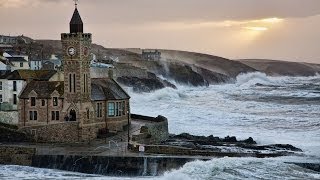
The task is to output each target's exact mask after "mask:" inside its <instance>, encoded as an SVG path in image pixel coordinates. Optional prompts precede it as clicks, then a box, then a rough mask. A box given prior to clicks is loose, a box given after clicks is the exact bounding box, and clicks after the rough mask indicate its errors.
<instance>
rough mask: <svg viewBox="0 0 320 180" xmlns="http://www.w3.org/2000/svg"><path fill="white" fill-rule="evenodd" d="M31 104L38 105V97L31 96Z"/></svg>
mask: <svg viewBox="0 0 320 180" xmlns="http://www.w3.org/2000/svg"><path fill="white" fill-rule="evenodd" d="M31 106H36V98H35V97H31Z"/></svg>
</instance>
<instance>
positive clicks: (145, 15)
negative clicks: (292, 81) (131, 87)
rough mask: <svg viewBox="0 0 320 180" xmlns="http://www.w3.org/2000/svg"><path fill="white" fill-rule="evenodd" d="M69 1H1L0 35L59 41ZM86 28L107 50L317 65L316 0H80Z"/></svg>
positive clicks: (319, 10)
mask: <svg viewBox="0 0 320 180" xmlns="http://www.w3.org/2000/svg"><path fill="white" fill-rule="evenodd" d="M73 10H74V2H73V1H72V0H0V24H1V28H0V34H3V35H21V34H23V35H25V36H29V37H31V38H34V39H56V40H58V39H60V33H62V32H68V31H69V25H68V24H69V21H70V19H71V16H72V13H73ZM78 10H79V12H80V14H81V17H82V20H83V21H84V31H85V32H89V33H92V34H93V42H94V43H97V44H101V45H103V46H105V47H108V48H158V49H174V50H186V51H193V52H202V53H208V54H212V55H217V56H222V57H226V58H230V59H247V58H250V59H256V58H258V59H276V60H288V61H301V62H314V63H320V0H79V2H78Z"/></svg>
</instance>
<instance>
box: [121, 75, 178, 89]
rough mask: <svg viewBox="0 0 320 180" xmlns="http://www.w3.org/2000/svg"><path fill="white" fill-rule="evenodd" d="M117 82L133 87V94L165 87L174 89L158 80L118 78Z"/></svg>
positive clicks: (167, 83) (171, 85)
mask: <svg viewBox="0 0 320 180" xmlns="http://www.w3.org/2000/svg"><path fill="white" fill-rule="evenodd" d="M117 81H118V82H119V83H121V84H123V85H126V86H129V87H133V91H135V92H152V91H155V90H159V89H162V88H165V87H171V88H176V87H175V86H174V85H173V84H171V83H169V82H168V81H163V80H161V79H159V78H138V77H118V78H117Z"/></svg>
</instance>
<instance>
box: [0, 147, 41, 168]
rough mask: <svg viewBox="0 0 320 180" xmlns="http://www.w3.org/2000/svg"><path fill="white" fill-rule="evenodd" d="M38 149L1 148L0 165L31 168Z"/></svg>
mask: <svg viewBox="0 0 320 180" xmlns="http://www.w3.org/2000/svg"><path fill="white" fill-rule="evenodd" d="M35 153H36V149H34V148H25V147H5V146H0V164H10V165H22V166H31V164H32V157H33V155H35Z"/></svg>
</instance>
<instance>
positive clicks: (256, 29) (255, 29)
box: [244, 27, 268, 31]
mask: <svg viewBox="0 0 320 180" xmlns="http://www.w3.org/2000/svg"><path fill="white" fill-rule="evenodd" d="M244 29H248V30H253V31H266V30H268V28H266V27H244Z"/></svg>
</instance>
